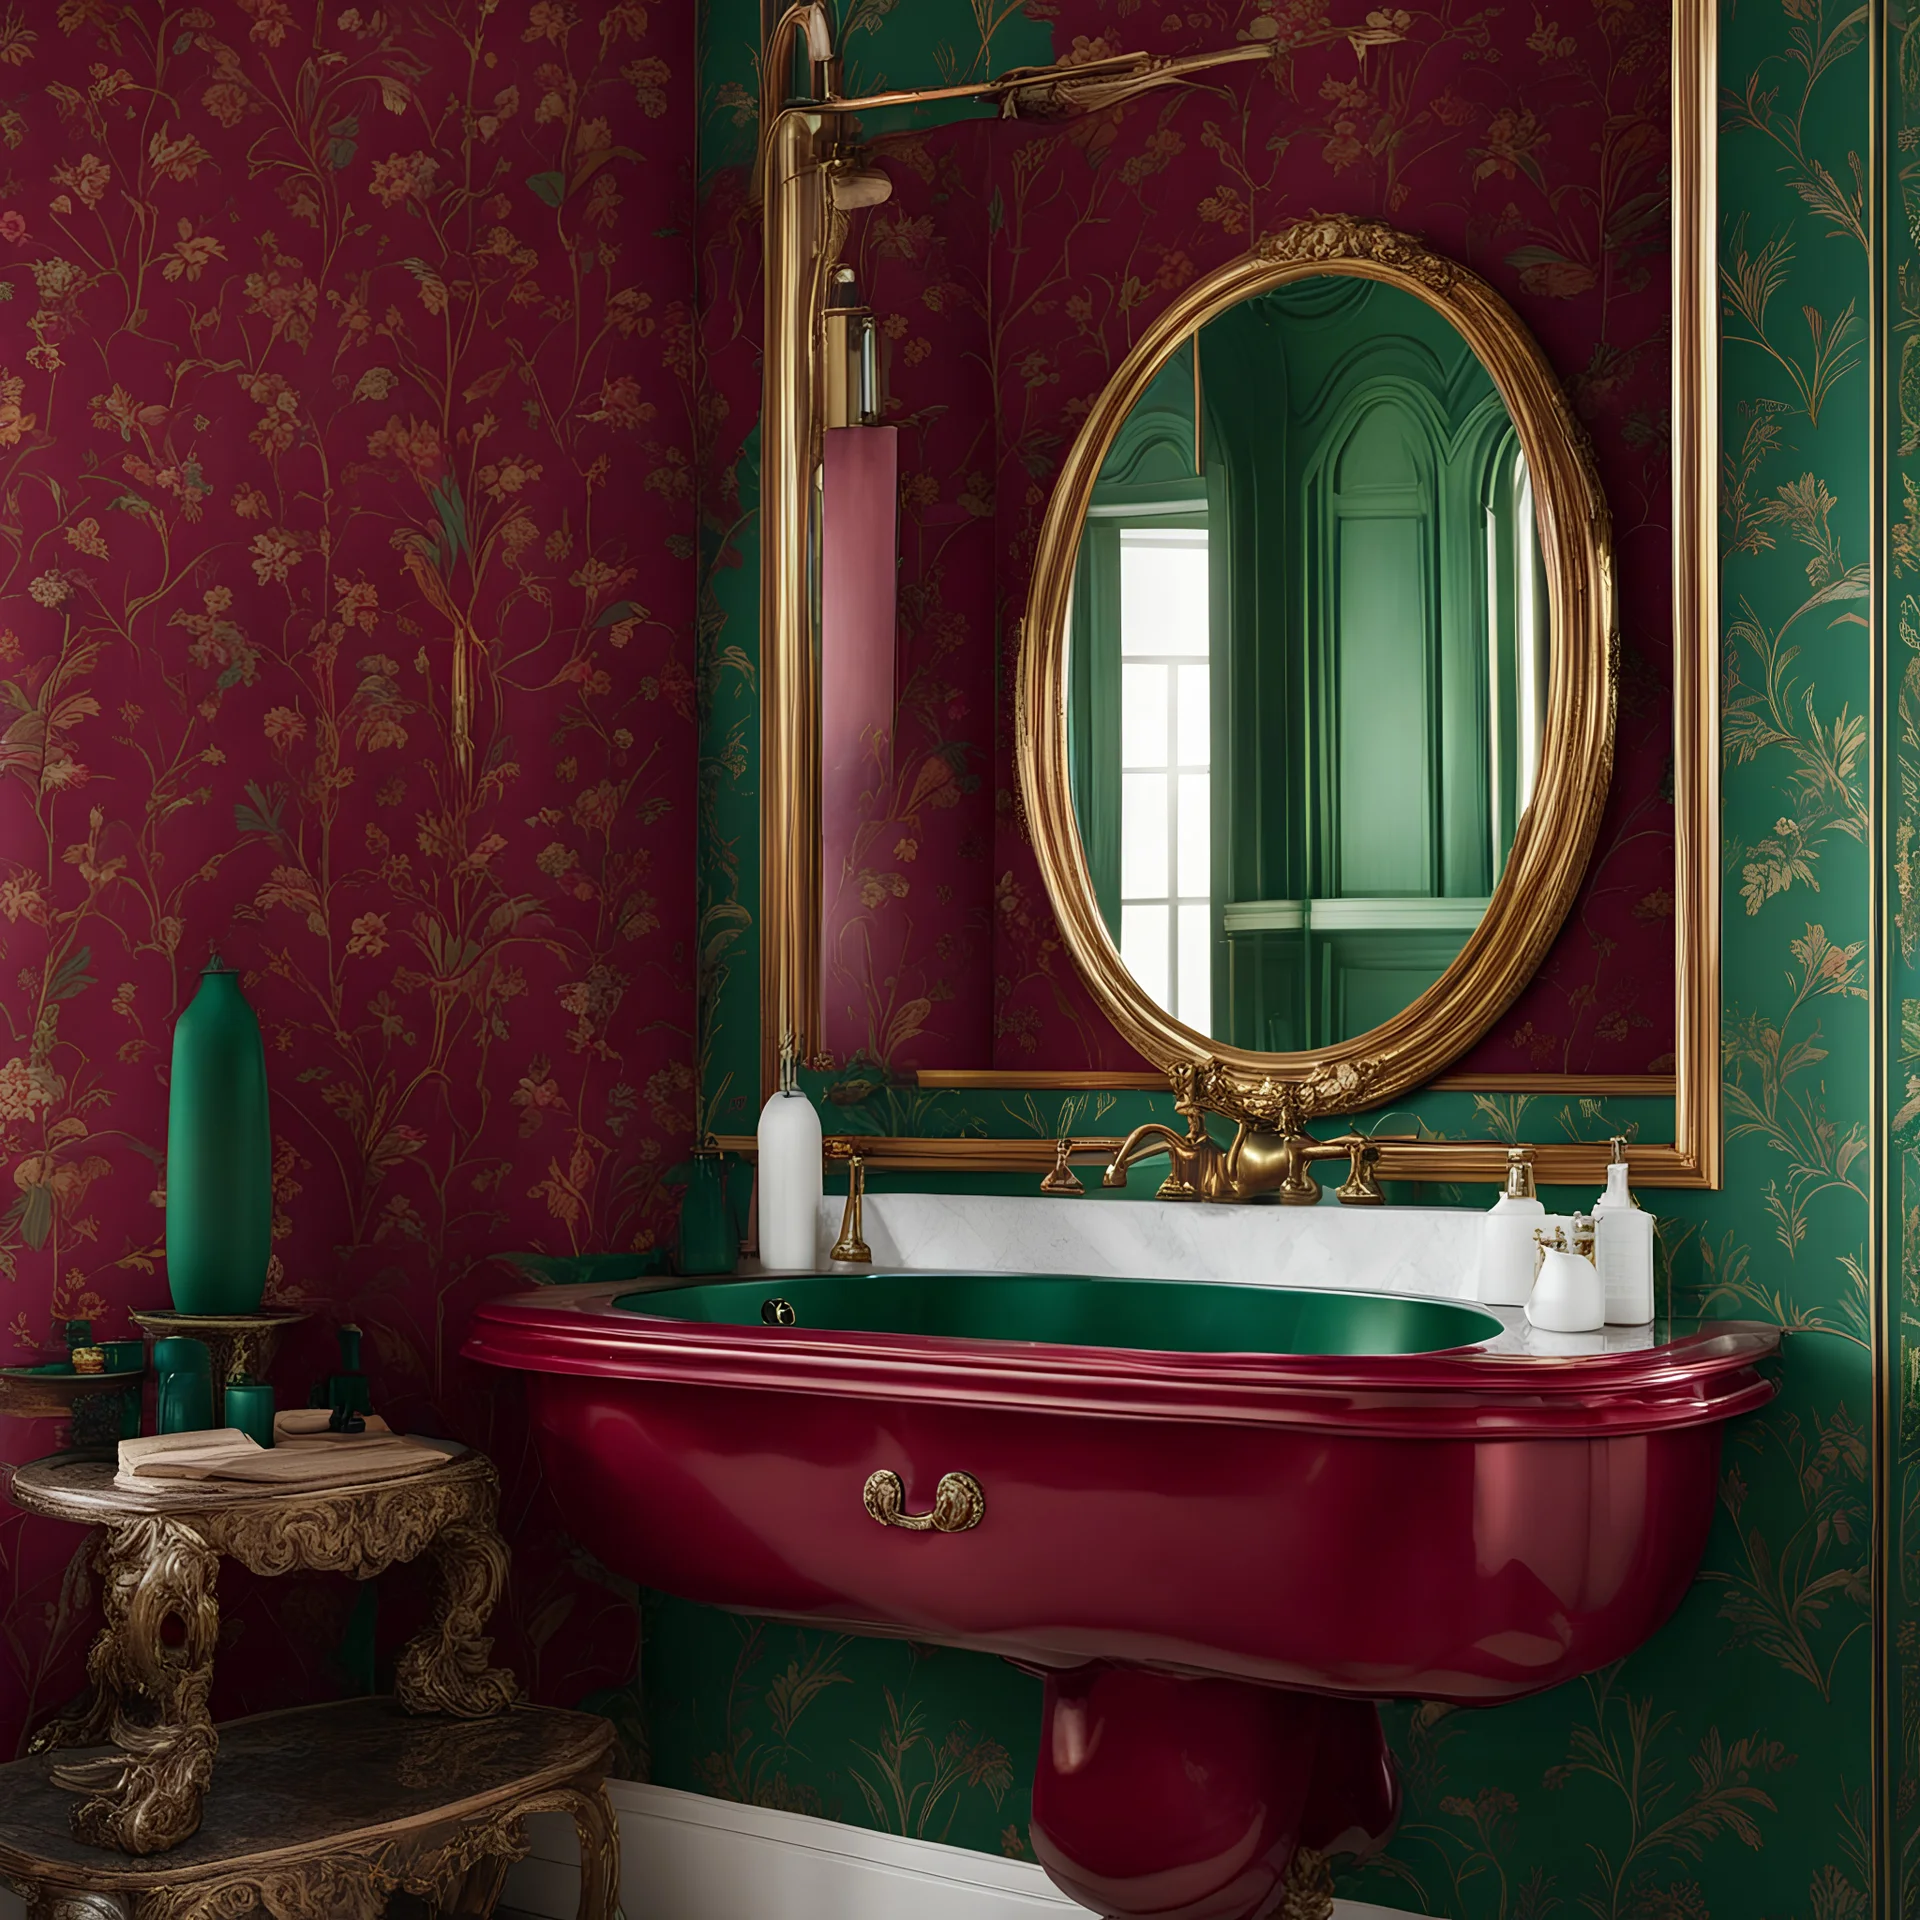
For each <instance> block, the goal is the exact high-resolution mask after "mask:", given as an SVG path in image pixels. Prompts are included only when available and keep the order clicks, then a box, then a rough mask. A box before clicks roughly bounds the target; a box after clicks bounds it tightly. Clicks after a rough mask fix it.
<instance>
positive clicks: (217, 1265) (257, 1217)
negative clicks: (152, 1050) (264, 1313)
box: [167, 955, 273, 1314]
mask: <svg viewBox="0 0 1920 1920" xmlns="http://www.w3.org/2000/svg"><path fill="white" fill-rule="evenodd" d="M272 1236H273V1139H272V1134H271V1132H270V1131H269V1128H268V1124H267V1055H266V1049H265V1048H264V1047H263V1046H262V1045H261V1043H260V1023H259V1021H258V1020H256V1019H255V1018H254V1017H253V1009H252V1008H251V1007H250V1006H248V1005H247V1001H246V996H245V995H244V994H242V993H241V991H240V977H239V975H238V974H236V973H234V972H233V971H232V970H231V969H230V968H227V967H223V966H221V964H220V961H219V957H218V956H217V955H216V956H215V957H214V959H213V960H211V961H210V962H209V963H208V966H207V970H206V972H205V973H203V974H202V975H201V976H200V990H199V992H197V993H196V994H195V995H194V996H193V999H192V1001H191V1003H190V1004H189V1005H188V1007H187V1010H186V1011H185V1012H184V1013H183V1014H182V1015H181V1016H180V1020H179V1024H178V1025H177V1026H176V1027H175V1028H174V1030H173V1079H172V1083H171V1087H170V1089H169V1093H168V1098H167V1280H168V1284H169V1285H170V1286H171V1287H172V1289H173V1304H174V1306H175V1307H176V1308H178V1309H179V1311H180V1312H182V1313H213V1314H233V1313H258V1312H259V1311H260V1296H261V1294H262V1293H263V1292H264V1291H265V1290H266V1284H267V1257H268V1255H269V1253H270V1252H271V1250H272Z"/></svg>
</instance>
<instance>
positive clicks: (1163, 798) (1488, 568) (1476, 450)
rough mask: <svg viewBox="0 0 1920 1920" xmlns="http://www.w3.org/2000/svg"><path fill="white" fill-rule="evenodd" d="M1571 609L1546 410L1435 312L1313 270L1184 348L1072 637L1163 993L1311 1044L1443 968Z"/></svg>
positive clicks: (1086, 766)
mask: <svg viewBox="0 0 1920 1920" xmlns="http://www.w3.org/2000/svg"><path fill="white" fill-rule="evenodd" d="M1196 360H1197V364H1196ZM1547 608H1548V599H1547V583H1546V578H1545V572H1544V567H1543V563H1542V560H1541V556H1540V551H1539V541H1538V538H1537V532H1536V525H1535V519H1534V506H1533V498H1532V489H1531V486H1530V484H1529V480H1528V474H1527V466H1526V461H1525V457H1524V455H1523V453H1522V450H1521V445H1520V438H1519V434H1518V432H1517V431H1516V429H1515V427H1514V424H1513V421H1512V418H1511V417H1510V415H1509V414H1508V411H1507V408H1506V405H1505V402H1504V401H1503V400H1502V399H1501V396H1500V392H1499V390H1498V388H1497V387H1496V386H1495V384H1494V381H1493V378H1492V376H1491V374H1490V373H1489V372H1488V371H1487V369H1486V368H1485V367H1484V366H1483V365H1482V364H1481V362H1480V361H1479V360H1478V359H1477V358H1476V357H1475V355H1474V353H1473V351H1472V349H1471V348H1470V347H1469V346H1468V344H1467V342H1466V340H1465V339H1464V338H1463V337H1462V336H1461V335H1460V334H1459V332H1458V331H1456V329H1455V328H1454V326H1453V324H1452V323H1451V322H1450V321H1449V320H1448V319H1447V318H1446V317H1445V316H1444V315H1443V314H1441V313H1440V312H1438V311H1437V310H1436V309H1435V308H1433V307H1431V306H1429V305H1428V304H1427V303H1426V302H1425V301H1424V300H1422V299H1420V298H1419V297H1418V296H1417V295H1415V294H1412V293H1409V292H1406V291H1404V290H1403V289H1401V288H1399V287H1394V286H1387V285H1384V284H1381V283H1380V282H1377V281H1373V280H1368V279H1363V278H1360V277H1357V276H1355V275H1351V274H1336V273H1325V274H1316V275H1312V276H1309V277H1307V278H1305V279H1300V280H1295V281H1291V282H1289V283H1287V284H1285V285H1283V286H1280V287H1277V288H1274V289H1272V290H1270V291H1268V292H1265V293H1261V294H1258V295H1255V296H1254V297H1252V298H1249V299H1246V300H1243V301H1241V302H1239V303H1238V304H1237V305H1235V306H1233V307H1230V308H1228V309H1227V310H1226V311H1224V312H1222V313H1220V314H1217V315H1216V316H1215V317H1214V318H1212V319H1210V320H1209V321H1207V322H1206V324H1205V325H1204V326H1203V327H1202V328H1201V329H1200V331H1199V333H1198V336H1197V355H1196V340H1195V339H1194V338H1192V337H1190V338H1189V339H1188V340H1187V341H1186V342H1184V343H1183V344H1182V346H1181V347H1180V348H1179V349H1178V350H1177V351H1176V352H1175V353H1174V354H1173V355H1172V357H1171V358H1170V359H1169V360H1168V361H1167V363H1166V365H1165V366H1164V367H1163V368H1162V369H1161V371H1160V373H1159V374H1158V376H1157V377H1156V378H1155V379H1154V381H1153V383H1152V384H1151V385H1150V386H1149V387H1148V388H1147V390H1146V391H1145V392H1144V393H1143V394H1142V395H1141V397H1140V399H1139V401H1138V402H1137V403H1136V405H1135V406H1134V407H1133V409H1132V411H1131V412H1130V413H1129V414H1128V416H1127V419H1126V421H1125V422H1124V424H1123V425H1122V427H1121V429H1120V431H1119V433H1118V434H1117V435H1116V437H1115V439H1114V442H1113V445H1112V447H1111V448H1110V449H1109V451H1108V454H1107V457H1106V459H1105V461H1104V463H1103V464H1102V466H1101V470H1100V478H1099V481H1098V483H1097V485H1096V486H1095V488H1094V491H1093V497H1092V503H1091V506H1090V509H1089V511H1088V515H1087V521H1086V524H1085V526H1084V528H1083V529H1082V532H1081V537H1080V545H1079V555H1078V561H1077V566H1076V572H1075V579H1074V596H1073V610H1072V617H1071V621H1070V624H1069V631H1068V754H1069V764H1070V767H1071V770H1072V782H1073V798H1074V810H1075V814H1076V816H1077V819H1078V823H1079V828H1080V839H1081V844H1082V846H1083V848H1084V850H1085V853H1086V858H1087V863H1088V868H1089V871H1090V874H1091V878H1092V882H1093V888H1094V892H1095V894H1096V895H1097V897H1098V899H1099V902H1100V909H1101V913H1102V916H1103V917H1104V919H1105V921H1106V924H1107V928H1108V931H1109V932H1110V933H1111V934H1112V936H1113V939H1114V943H1115V945H1116V946H1117V947H1118V949H1119V951H1120V956H1121V958H1122V960H1124V962H1125V963H1126V965H1127V968H1128V970H1129V971H1130V972H1131V973H1132V974H1133V976H1134V979H1135V980H1136V981H1137V982H1138V983H1139V985H1140V986H1141V987H1142V989H1143V990H1145V991H1146V992H1147V993H1148V994H1149V995H1151V996H1152V998H1153V999H1154V1000H1156V1001H1157V1002H1158V1003H1159V1004H1160V1005H1161V1006H1162V1007H1164V1008H1165V1009H1166V1010H1167V1011H1168V1012H1170V1013H1172V1014H1173V1015H1174V1017H1175V1018H1176V1019H1178V1020H1180V1021H1181V1022H1182V1023H1183V1024H1185V1025H1186V1026H1188V1027H1190V1028H1192V1029H1193V1030H1194V1031H1195V1032H1197V1033H1200V1034H1203V1035H1206V1036H1207V1037H1209V1038H1210V1039H1213V1040H1215V1041H1217V1042H1221V1043H1224V1044H1227V1045H1232V1046H1240V1047H1247V1048H1252V1049H1257V1050H1259V1051H1263V1052H1293V1051H1298V1050H1302V1049H1305V1048H1310V1047H1319V1046H1324V1045H1327V1044H1329V1043H1331V1042H1334V1041H1338V1040H1343V1039H1348V1038H1351V1037H1353V1036H1355V1035H1358V1034H1362V1033H1366V1032H1368V1031H1370V1030H1371V1029H1373V1028H1375V1027H1378V1026H1379V1025H1381V1024H1382V1023H1383V1022H1384V1021H1386V1020H1388V1019H1391V1018H1392V1017H1393V1016H1394V1015H1395V1014H1397V1013H1399V1012H1400V1011H1401V1010H1402V1009H1403V1008H1404V1007H1406V1006H1407V1005H1408V1004H1409V1003H1410V1002H1411V1001H1413V1000H1414V999H1416V998H1417V997H1418V996H1419V995H1420V994H1421V993H1422V992H1424V991H1425V990H1426V988H1428V987H1429V986H1431V985H1432V984H1433V982H1434V981H1435V980H1437V979H1438V978H1439V977H1440V975H1441V974H1442V973H1443V972H1445V970H1446V969H1447V967H1448V966H1449V965H1450V964H1451V963H1452V961H1453V960H1454V958H1455V957H1456V956H1457V955H1458V954H1459V952H1460V949H1461V948H1462V946H1463V945H1464V944H1465V943H1466V940H1467V938H1468V936H1469V935H1470V934H1471V933H1472V931H1473V929H1474V928H1475V927H1476V926H1477V925H1478V924H1479V922H1480V919H1481V916H1482V915H1483V913H1484V912H1485V911H1486V907H1487V901H1488V898H1489V896H1490V895H1491V894H1492V892H1493V889H1494V885H1495V883H1496V882H1497V881H1498V879H1499V877H1500V873H1501V869H1502V868H1503V866H1504V865H1505V863H1506V858H1507V854H1508V851H1509V849H1510V848H1511V846H1512V844H1513V836H1514V829H1515V825H1516V823H1517V821H1518V820H1519V818H1520V816H1521V814H1522V813H1523V812H1524V811H1525V809H1526V806H1527V803H1528V800H1529V798H1530V797H1531V794H1532V792H1533V787H1534V782H1535V777H1536V775H1537V772H1538V768H1539V761H1540V753H1541V744H1542V742H1541V733H1542V725H1543V721H1544V717H1545V714H1546V712H1547V696H1548V676H1549V658H1550V648H1549V635H1548V632H1547V626H1548V613H1547Z"/></svg>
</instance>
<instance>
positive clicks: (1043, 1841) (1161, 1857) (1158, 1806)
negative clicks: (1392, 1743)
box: [1031, 1665, 1400, 1920]
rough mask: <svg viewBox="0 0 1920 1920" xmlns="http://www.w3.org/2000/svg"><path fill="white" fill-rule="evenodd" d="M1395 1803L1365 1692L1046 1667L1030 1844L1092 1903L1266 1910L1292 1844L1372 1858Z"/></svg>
mask: <svg viewBox="0 0 1920 1920" xmlns="http://www.w3.org/2000/svg"><path fill="white" fill-rule="evenodd" d="M1399 1811H1400V1790H1399V1785H1398V1783H1397V1782H1396V1780H1395V1779H1394V1774H1393V1762H1392V1760H1391V1758H1390V1757H1389V1755H1388V1753H1387V1749H1386V1743H1385V1741H1384V1739H1383V1738H1382V1736H1381V1731H1380V1716H1379V1714H1378V1713H1377V1712H1376V1711H1375V1709H1374V1707H1373V1704H1372V1703H1371V1702H1370V1701H1365V1700H1331V1699H1323V1698H1321V1697H1320V1696H1318V1695H1315V1694H1307V1693H1293V1692H1289V1691H1287V1690H1285V1689H1283V1688H1279V1687H1260V1686H1252V1685H1249V1684H1248V1683H1247V1682H1245V1681H1241V1680H1210V1679H1193V1680H1186V1679H1177V1678H1175V1677H1174V1676H1172V1675H1170V1674H1163V1673H1152V1672H1148V1671H1146V1670H1144V1669H1142V1668H1139V1667H1123V1666H1106V1665H1094V1666H1086V1667H1078V1668H1075V1669H1073V1670H1072V1671H1070V1672H1066V1673H1055V1674H1051V1675H1049V1676H1048V1678H1047V1690H1046V1705H1045V1708H1044V1718H1043V1720H1042V1723H1041V1736H1040V1762H1039V1765H1038V1767H1037V1768H1036V1769H1035V1772H1034V1781H1033V1824H1032V1829H1031V1830H1032V1835H1033V1849H1034V1853H1035V1854H1036V1856H1037V1857H1038V1858H1039V1861H1040V1864H1041V1865H1042V1866H1043V1867H1045V1868H1046V1870H1047V1874H1048V1877H1049V1878H1050V1879H1051V1880H1052V1881H1053V1883H1054V1885H1055V1886H1057V1887H1058V1888H1059V1889H1060V1890H1061V1892H1063V1893H1065V1894H1066V1895H1067V1896H1068V1897H1069V1898H1070V1899H1074V1900H1077V1901H1079V1903H1080V1904H1081V1905H1082V1906H1084V1907H1089V1908H1091V1909H1092V1910H1093V1911H1094V1912H1095V1913H1099V1914H1105V1915H1108V1916H1113V1917H1114V1920H1120V1917H1121V1916H1124V1917H1125V1920H1267V1916H1270V1915H1275V1914H1278V1913H1279V1912H1280V1911H1281V1908H1282V1905H1283V1903H1284V1902H1285V1900H1286V1897H1287V1891H1288V1870H1289V1868H1290V1867H1291V1866H1292V1865H1293V1862H1294V1855H1295V1852H1296V1850H1297V1849H1299V1848H1301V1847H1303V1846H1304V1847H1309V1848H1312V1849H1313V1851H1314V1852H1315V1853H1318V1854H1331V1853H1349V1854H1356V1855H1359V1856H1361V1857H1365V1856H1366V1855H1368V1854H1370V1853H1372V1852H1374V1851H1375V1850H1376V1849H1377V1848H1379V1847H1380V1846H1381V1845H1383V1844H1384V1843H1385V1841H1386V1839H1387V1836H1388V1835H1389V1834H1390V1833H1391V1832H1392V1830H1393V1824H1394V1821H1395V1820H1396V1819H1397V1818H1398V1816H1399Z"/></svg>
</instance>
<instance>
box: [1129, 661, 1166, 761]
mask: <svg viewBox="0 0 1920 1920" xmlns="http://www.w3.org/2000/svg"><path fill="white" fill-rule="evenodd" d="M1168 671H1169V669H1167V668H1166V667H1122V668H1121V669H1120V764H1121V765H1122V766H1123V767H1164V766H1165V765H1166V764H1167V719H1168V715H1167V694H1168V688H1167V674H1168Z"/></svg>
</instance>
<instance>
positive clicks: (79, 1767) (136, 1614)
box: [52, 1514, 220, 1853]
mask: <svg viewBox="0 0 1920 1920" xmlns="http://www.w3.org/2000/svg"><path fill="white" fill-rule="evenodd" d="M95 1565H96V1566H97V1567H98V1568H99V1570H100V1573H101V1576H102V1580H103V1583H104V1586H105V1596H104V1598H105V1605H106V1617H107V1618H106V1625H105V1627H104V1628H102V1630H101V1633H100V1637H99V1638H98V1639H97V1640H96V1641H95V1642H94V1644H93V1647H92V1649H91V1651H90V1652H89V1653H88V1655H87V1671H88V1673H89V1674H90V1675H91V1677H92V1679H93V1684H94V1689H95V1705H94V1710H93V1713H92V1714H90V1715H89V1716H88V1720H89V1722H90V1723H91V1721H92V1720H93V1718H94V1717H95V1716H96V1715H102V1714H103V1715H104V1721H105V1725H104V1732H105V1735H106V1737H107V1739H109V1740H110V1741H111V1742H112V1744H113V1745H114V1746H115V1747H117V1748H118V1749H119V1751H118V1752H117V1753H111V1754H106V1755H103V1756H101V1757H100V1758H98V1759H94V1760H83V1761H74V1762H72V1763H69V1764H67V1765H63V1766H57V1767H55V1768H54V1769H53V1774H52V1778H53V1782H54V1784H55V1785H56V1786H59V1787H64V1788H66V1789H68V1790H69V1791H71V1792H76V1793H84V1794H86V1795H87V1796H88V1798H87V1799H85V1800H84V1801H83V1802H82V1803H81V1804H80V1805H79V1806H78V1807H76V1808H75V1809H74V1811H73V1831H74V1836H75V1838H76V1839H79V1840H84V1841H85V1842H86V1843H87V1844H88V1845H89V1846H95V1847H114V1848H117V1849H119V1851H120V1852H122V1853H164V1852H165V1851H166V1850H167V1849H168V1848H169V1847H177V1846H178V1845H179V1844H180V1842H181V1841H183V1840H185V1839H186V1838H188V1836H189V1835H191V1834H192V1833H193V1832H194V1831H195V1830H196V1829H197V1828H198V1827H199V1825H200V1797H201V1795H202V1794H203V1793H205V1791H206V1789H207V1782H208V1781H209V1780H210V1779H211V1778H212V1777H213V1756H214V1751H215V1749H216V1748H217V1747H218V1745H219V1739H218V1736H217V1735H216V1734H215V1732H214V1730H213V1718H212V1716H211V1714H210V1713H209V1712H208V1710H207V1695H208V1692H209V1690H210V1689H211V1687H212V1684H213V1651H214V1642H215V1640H216V1638H217V1637H218V1634H219V1629H220V1609H219V1606H218V1604H217V1602H216V1599H215V1595H214V1586H215V1581H216V1579H217V1577H218V1574H219V1571H220V1559H219V1556H218V1555H217V1554H216V1553H215V1552H214V1551H213V1549H212V1548H211V1547H209V1546H208V1545H207V1543H206V1542H205V1541H204V1540H203V1539H202V1538H201V1537H200V1535H199V1534H198V1533H196V1532H195V1531H194V1529H193V1528H192V1527H191V1526H189V1525H188V1524H187V1523H186V1522H185V1521H183V1520H179V1519H174V1518H170V1517H168V1516H166V1515H161V1514H153V1515H147V1516H145V1517H143V1518H141V1519H138V1520H126V1521H121V1522H117V1523H116V1524H115V1525H114V1526H112V1527H111V1528H110V1529H108V1531H107V1533H106V1535H105V1538H104V1539H103V1541H102V1543H101V1547H100V1551H99V1553H98V1555H97V1557H96V1559H95ZM95 1737H96V1738H97V1737H98V1735H97V1734H96V1735H95Z"/></svg>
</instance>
